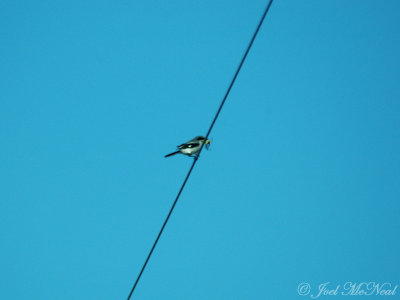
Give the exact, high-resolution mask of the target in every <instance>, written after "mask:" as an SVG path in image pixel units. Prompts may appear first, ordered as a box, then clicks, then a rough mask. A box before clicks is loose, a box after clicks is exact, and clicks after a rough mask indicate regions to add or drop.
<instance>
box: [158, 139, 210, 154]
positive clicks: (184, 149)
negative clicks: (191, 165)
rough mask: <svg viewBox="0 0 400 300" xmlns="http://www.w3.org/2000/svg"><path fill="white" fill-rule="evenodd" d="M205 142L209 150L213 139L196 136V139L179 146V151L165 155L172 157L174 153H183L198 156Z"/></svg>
mask: <svg viewBox="0 0 400 300" xmlns="http://www.w3.org/2000/svg"><path fill="white" fill-rule="evenodd" d="M203 143H204V144H205V146H206V148H207V150H208V147H210V144H211V141H210V140H209V139H206V138H205V137H204V136H196V137H195V138H194V139H191V140H190V141H188V142H186V143H184V144H182V145H179V146H177V147H178V151H175V152H172V153H170V154H167V155H165V156H164V157H170V156H172V155H175V154H178V153H182V154H185V155H188V156H191V157H196V156H197V155H198V153H199V151H200V149H201V146H202V145H203Z"/></svg>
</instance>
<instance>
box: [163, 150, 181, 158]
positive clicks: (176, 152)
mask: <svg viewBox="0 0 400 300" xmlns="http://www.w3.org/2000/svg"><path fill="white" fill-rule="evenodd" d="M178 153H179V150H178V151H175V152H172V153H170V154H167V155H165V156H164V157H170V156H172V155H175V154H178Z"/></svg>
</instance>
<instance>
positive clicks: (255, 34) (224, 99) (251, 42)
mask: <svg viewBox="0 0 400 300" xmlns="http://www.w3.org/2000/svg"><path fill="white" fill-rule="evenodd" d="M272 2H273V0H270V1H269V2H268V5H267V7H266V8H265V11H264V13H263V15H262V17H261V19H260V21H259V23H258V26H257V28H256V30H255V32H254V34H253V36H252V38H251V40H250V43H249V45H248V46H247V49H246V52H245V53H244V55H243V57H242V60H241V61H240V64H239V66H238V68H237V70H236V72H235V75H234V76H233V78H232V81H231V83H230V85H229V87H228V89H227V91H226V93H225V96H224V98H223V99H222V102H221V104H220V105H219V108H218V110H217V113H216V114H215V117H214V119H213V121H212V122H211V125H210V128H209V129H208V131H207V135H206V139H207V138H208V136H209V135H210V133H211V130H212V129H213V127H214V124H215V122H216V121H217V119H218V116H219V114H220V112H221V110H222V107H223V106H224V104H225V101H226V99H227V98H228V95H229V93H230V91H231V89H232V86H233V84H234V83H235V81H236V78H237V76H238V75H239V72H240V69H241V68H242V66H243V63H244V61H245V60H246V57H247V54H249V51H250V49H251V46H252V45H253V42H254V40H255V39H256V36H257V34H258V31H259V30H260V28H261V25H262V23H263V22H264V19H265V17H266V15H267V14H268V11H269V8H270V7H271V4H272ZM204 144H205V143H203V144H202V145H201V148H200V151H199V153H198V155H197V156H195V158H194V160H193V163H192V165H191V167H190V169H189V172H188V173H187V175H186V177H185V180H184V181H183V183H182V186H181V188H180V189H179V192H178V194H177V196H176V198H175V201H174V203H173V204H172V206H171V209H170V210H169V213H168V215H167V217H166V219H165V221H164V223H163V225H162V227H161V229H160V232H159V233H158V235H157V238H156V240H155V241H154V244H153V246H152V247H151V250H150V252H149V254H148V255H147V258H146V260H145V262H144V264H143V266H142V269H141V270H140V272H139V275H138V276H137V278H136V281H135V283H134V284H133V287H132V289H131V291H130V293H129V295H128V298H127V300H130V299H131V296H132V294H133V292H134V290H135V288H136V286H137V284H138V282H139V280H140V277H141V276H142V274H143V271H144V269H145V268H146V265H147V263H148V262H149V260H150V257H151V255H152V253H153V251H154V249H155V247H156V245H157V243H158V240H159V239H160V237H161V234H162V233H163V231H164V228H165V226H166V225H167V223H168V220H169V218H170V216H171V214H172V212H173V210H174V208H175V205H176V203H177V202H178V200H179V197H180V196H181V193H182V191H183V189H184V187H185V185H186V182H187V181H188V179H189V177H190V174H191V173H192V170H193V168H194V166H195V165H196V162H197V160H198V158H199V157H200V153H201V151H202V150H203V147H204Z"/></svg>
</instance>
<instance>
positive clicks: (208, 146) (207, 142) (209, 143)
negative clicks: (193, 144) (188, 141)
mask: <svg viewBox="0 0 400 300" xmlns="http://www.w3.org/2000/svg"><path fill="white" fill-rule="evenodd" d="M210 145H211V141H210V140H206V149H207V150H208V148H210Z"/></svg>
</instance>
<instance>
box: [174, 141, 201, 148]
mask: <svg viewBox="0 0 400 300" xmlns="http://www.w3.org/2000/svg"><path fill="white" fill-rule="evenodd" d="M198 146H200V143H197V142H190V143H185V144H182V145H180V146H178V148H179V149H190V148H195V147H198Z"/></svg>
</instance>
